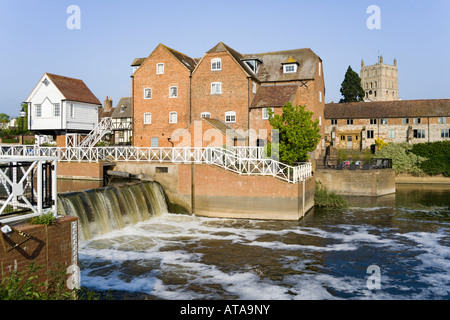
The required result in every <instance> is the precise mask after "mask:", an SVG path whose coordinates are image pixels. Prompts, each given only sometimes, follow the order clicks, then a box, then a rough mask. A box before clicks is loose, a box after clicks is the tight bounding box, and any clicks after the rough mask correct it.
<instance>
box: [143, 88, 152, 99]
mask: <svg viewBox="0 0 450 320" xmlns="http://www.w3.org/2000/svg"><path fill="white" fill-rule="evenodd" d="M151 98H152V89H151V88H145V89H144V99H151Z"/></svg>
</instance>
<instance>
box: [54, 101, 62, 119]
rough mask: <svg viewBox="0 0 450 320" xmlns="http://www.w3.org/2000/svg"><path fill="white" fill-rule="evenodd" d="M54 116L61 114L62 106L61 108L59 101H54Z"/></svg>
mask: <svg viewBox="0 0 450 320" xmlns="http://www.w3.org/2000/svg"><path fill="white" fill-rule="evenodd" d="M53 116H54V117H59V116H61V108H60V105H59V103H54V104H53Z"/></svg>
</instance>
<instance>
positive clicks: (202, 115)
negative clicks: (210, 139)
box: [201, 112, 211, 119]
mask: <svg viewBox="0 0 450 320" xmlns="http://www.w3.org/2000/svg"><path fill="white" fill-rule="evenodd" d="M201 117H202V118H207V119H209V118H211V113H209V112H202V113H201Z"/></svg>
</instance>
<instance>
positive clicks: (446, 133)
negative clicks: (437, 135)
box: [441, 129, 450, 138]
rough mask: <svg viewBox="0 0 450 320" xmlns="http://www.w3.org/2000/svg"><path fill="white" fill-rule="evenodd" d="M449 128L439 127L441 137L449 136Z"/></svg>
mask: <svg viewBox="0 0 450 320" xmlns="http://www.w3.org/2000/svg"><path fill="white" fill-rule="evenodd" d="M449 137H450V129H441V138H449Z"/></svg>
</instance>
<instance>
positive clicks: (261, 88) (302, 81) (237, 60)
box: [132, 42, 325, 147]
mask: <svg viewBox="0 0 450 320" xmlns="http://www.w3.org/2000/svg"><path fill="white" fill-rule="evenodd" d="M132 67H133V69H134V73H133V75H132V96H133V119H134V120H133V121H134V126H133V128H134V135H133V139H134V141H133V145H135V146H138V147H148V146H152V147H171V146H179V145H183V146H185V145H189V144H190V145H192V146H211V145H215V146H223V145H224V144H228V145H230V144H231V145H241V146H257V145H259V146H262V145H265V144H266V143H267V139H270V129H271V126H270V124H269V120H268V114H267V110H268V108H273V110H274V112H275V113H276V114H280V113H281V107H282V106H283V105H284V104H285V103H286V102H291V103H292V104H293V105H305V106H306V108H307V109H308V110H310V111H313V112H314V118H315V119H319V122H320V124H321V133H322V135H324V133H325V131H324V128H325V127H324V123H323V119H324V107H325V103H324V101H325V84H324V77H323V66H322V60H321V59H320V57H318V56H317V55H316V54H315V53H314V52H313V51H312V50H311V49H308V48H307V49H296V50H286V51H277V52H268V53H256V54H241V53H239V52H237V51H236V50H234V49H232V48H230V47H229V46H227V45H225V44H224V43H222V42H220V43H218V44H217V45H216V46H214V47H213V48H212V49H210V50H209V51H207V52H206V53H205V55H204V56H203V57H202V58H191V57H188V56H187V55H185V54H183V53H180V52H179V51H176V50H174V49H171V48H169V47H167V46H165V45H163V44H159V45H158V46H157V47H156V48H155V49H154V50H153V52H152V53H151V54H150V55H149V56H148V57H147V58H138V59H135V60H134V61H133V63H132ZM183 129H187V131H188V132H189V133H191V136H192V133H194V132H196V133H198V132H202V133H203V134H205V132H206V131H207V129H217V130H216V132H219V133H220V134H221V135H222V136H217V134H216V135H215V136H208V137H205V136H203V139H201V141H200V142H198V141H197V142H196V143H194V144H192V142H193V141H192V140H191V141H185V140H187V139H189V137H188V136H185V135H183V133H182V131H181V130H183ZM262 129H265V130H266V131H265V130H262ZM176 130H178V131H176ZM200 130H201V131H200ZM180 132H181V133H180ZM184 132H185V131H184ZM267 133H268V134H267ZM197 138H198V137H196V139H197ZM321 145H323V142H322V144H321Z"/></svg>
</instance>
